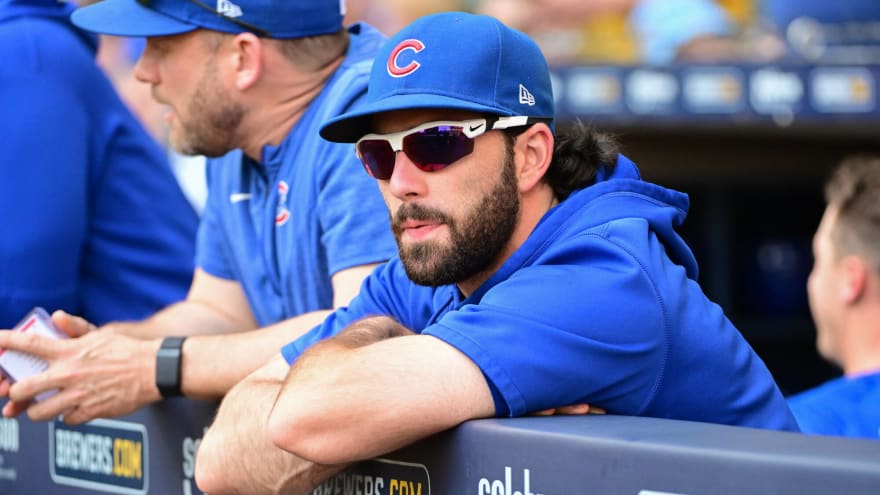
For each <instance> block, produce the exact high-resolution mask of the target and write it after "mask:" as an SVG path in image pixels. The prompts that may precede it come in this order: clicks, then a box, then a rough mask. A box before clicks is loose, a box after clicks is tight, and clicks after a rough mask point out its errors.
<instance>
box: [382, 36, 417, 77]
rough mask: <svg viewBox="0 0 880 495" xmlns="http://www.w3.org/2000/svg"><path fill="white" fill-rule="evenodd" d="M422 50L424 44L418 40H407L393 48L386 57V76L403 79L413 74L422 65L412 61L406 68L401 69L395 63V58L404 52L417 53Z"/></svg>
mask: <svg viewBox="0 0 880 495" xmlns="http://www.w3.org/2000/svg"><path fill="white" fill-rule="evenodd" d="M424 49H425V44H424V43H422V42H421V41H419V40H415V39H408V40H403V41H401V42H400V44H399V45H397V46H396V47H394V50H391V55H390V56H389V57H388V75H390V76H391V77H403V76H408V75H410V74H412V73H413V72H415V71H416V69H418V68H419V67H421V65H422V64H420V63H418V62H416V61H415V60H413V61H412V62H410V63H408V64H406V66H404V67H401V66H400V65H398V63H397V57H399V56H400V54H401V53H403V52H404V51H406V50H412V51H413V52H415V53H419V52H420V51H422V50H424Z"/></svg>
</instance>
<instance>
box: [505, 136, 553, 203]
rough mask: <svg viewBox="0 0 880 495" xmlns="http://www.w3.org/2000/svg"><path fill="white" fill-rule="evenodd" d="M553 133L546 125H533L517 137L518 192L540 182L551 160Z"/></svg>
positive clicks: (528, 189)
mask: <svg viewBox="0 0 880 495" xmlns="http://www.w3.org/2000/svg"><path fill="white" fill-rule="evenodd" d="M554 142H555V141H554V139H553V132H552V131H551V130H550V128H549V127H547V124H544V123H538V124H535V125H533V126H531V127H529V128H528V129H526V131H525V132H523V133H522V134H520V135H519V136H517V138H516V144H515V145H514V151H515V153H516V178H517V183H518V184H519V190H520V192H527V191H530V190H532V189H534V187H535V186H536V185H537V184H538V183H540V182H541V179H542V178H543V177H544V175H545V174H546V173H547V169H548V168H549V167H550V162H551V161H552V160H553V145H554Z"/></svg>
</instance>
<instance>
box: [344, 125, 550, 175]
mask: <svg viewBox="0 0 880 495" xmlns="http://www.w3.org/2000/svg"><path fill="white" fill-rule="evenodd" d="M544 121H546V119H533V118H530V117H522V116H517V117H498V118H497V119H485V118H482V119H471V120H462V121H440V122H428V123H425V124H422V125H420V126H417V127H413V128H412V129H408V130H405V131H400V132H394V133H391V134H367V135H366V136H364V137H362V138H360V139H359V140H358V142H357V144H356V145H355V148H356V150H357V156H358V158H360V160H361V162H363V164H364V168H365V169H366V170H367V173H368V174H370V176H371V177H373V178H375V179H379V180H388V179H390V178H391V174H392V173H393V172H394V162H395V159H396V157H397V152H398V151H403V153H404V154H406V157H407V158H409V160H410V161H411V162H412V163H413V164H414V165H415V166H416V167H418V169H419V170H421V171H423V172H436V171H438V170H443V169H444V168H446V167H448V166H450V165H452V164H453V163H455V162H456V161H458V160H460V159H461V158H464V157H465V156H467V155H469V154H471V153H472V152H473V151H474V139H475V138H476V137H477V136H480V135H481V134H484V133H486V131H490V130H498V129H509V128H512V127H524V126H529V125H532V124H534V123H537V122H544Z"/></svg>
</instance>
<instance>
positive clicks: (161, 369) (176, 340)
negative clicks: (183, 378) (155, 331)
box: [156, 337, 186, 397]
mask: <svg viewBox="0 0 880 495" xmlns="http://www.w3.org/2000/svg"><path fill="white" fill-rule="evenodd" d="M184 340H186V337H165V338H164V339H162V345H161V346H160V347H159V352H158V353H156V388H158V389H159V394H161V395H162V397H177V396H180V395H183V393H182V392H181V391H180V361H181V348H182V347H183V341H184Z"/></svg>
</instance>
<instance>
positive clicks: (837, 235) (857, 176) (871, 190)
mask: <svg viewBox="0 0 880 495" xmlns="http://www.w3.org/2000/svg"><path fill="white" fill-rule="evenodd" d="M878 197H880V157H877V156H867V155H859V156H854V157H851V158H849V159H846V160H844V161H843V162H842V163H841V164H840V165H839V166H838V168H837V169H836V170H835V171H834V173H833V174H832V176H831V178H830V179H829V181H828V183H827V184H826V187H825V199H826V201H827V207H826V208H825V213H824V215H823V216H822V221H821V222H820V223H819V228H818V229H817V230H816V234H815V236H814V237H813V255H814V257H815V262H814V265H813V271H812V272H811V273H810V278H809V280H808V282H807V293H808V295H809V301H810V311H811V312H812V314H813V321H814V322H815V324H816V347H817V348H818V350H819V353H820V354H822V356H824V357H825V358H826V359H828V360H829V361H831V362H833V363H835V364H836V365H838V366H840V367H841V368H842V370H843V376H841V377H839V378H836V379H834V380H831V381H828V382H826V383H824V384H822V385H820V386H818V387H816V388H813V389H810V390H807V391H804V392H801V393H799V394H797V395H794V396H792V397H789V399H788V402H789V405H790V406H791V410H792V412H793V413H794V415H795V418H796V419H797V422H798V424H799V425H800V428H801V431H803V432H804V433H810V434H818V435H840V436H848V437H860V438H872V439H874V440H878V439H880V203H878V201H877V198H878Z"/></svg>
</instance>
